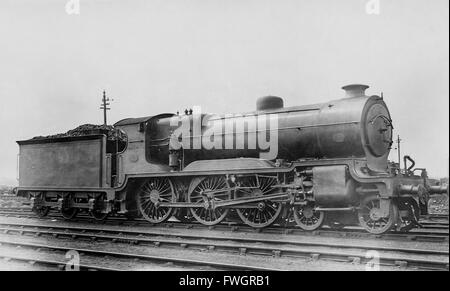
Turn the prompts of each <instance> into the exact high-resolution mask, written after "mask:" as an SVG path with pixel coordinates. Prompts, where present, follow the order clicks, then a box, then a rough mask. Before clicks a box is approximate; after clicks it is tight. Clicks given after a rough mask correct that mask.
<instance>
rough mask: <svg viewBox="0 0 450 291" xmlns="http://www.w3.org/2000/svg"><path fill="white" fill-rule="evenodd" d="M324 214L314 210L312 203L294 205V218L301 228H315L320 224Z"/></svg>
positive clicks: (310, 229)
mask: <svg viewBox="0 0 450 291" xmlns="http://www.w3.org/2000/svg"><path fill="white" fill-rule="evenodd" d="M324 217H325V214H324V213H323V212H322V211H316V210H315V209H314V205H313V204H308V205H302V206H295V207H294V219H295V222H296V223H297V225H298V226H299V227H300V228H301V229H303V230H309V231H312V230H316V229H318V228H319V227H321V226H322V224H323V221H324Z"/></svg>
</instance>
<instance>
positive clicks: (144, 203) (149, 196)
mask: <svg viewBox="0 0 450 291" xmlns="http://www.w3.org/2000/svg"><path fill="white" fill-rule="evenodd" d="M175 201H176V195H175V190H174V187H173V184H172V182H171V181H170V180H169V178H151V179H149V180H148V181H146V182H145V183H144V184H143V185H142V186H141V187H140V188H139V191H138V193H137V197H136V202H137V206H138V209H139V212H140V213H141V214H142V216H143V217H144V218H145V220H147V221H149V222H151V223H161V222H164V221H166V220H167V219H169V218H170V216H171V215H172V208H170V207H160V206H159V204H160V203H161V202H175Z"/></svg>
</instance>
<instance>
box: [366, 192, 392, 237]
mask: <svg viewBox="0 0 450 291" xmlns="http://www.w3.org/2000/svg"><path fill="white" fill-rule="evenodd" d="M385 202H386V203H387V204H388V209H389V212H388V214H387V216H383V215H382V211H381V208H380V205H381V199H380V198H379V197H377V196H368V197H367V198H365V199H364V200H363V201H362V203H361V208H360V210H359V211H358V219H359V223H360V225H361V226H362V227H363V228H364V229H365V230H367V231H368V232H370V233H373V234H382V233H385V232H388V231H389V230H391V229H392V228H393V227H394V226H395V224H396V223H397V221H398V208H397V205H395V204H394V203H393V202H392V200H386V201H385Z"/></svg>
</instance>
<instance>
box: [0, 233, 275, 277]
mask: <svg viewBox="0 0 450 291" xmlns="http://www.w3.org/2000/svg"><path fill="white" fill-rule="evenodd" d="M0 246H13V247H16V248H17V247H19V248H21V249H23V248H26V249H32V250H35V251H38V252H42V251H43V250H47V251H49V252H55V251H56V252H61V253H64V254H65V253H67V252H68V251H77V252H78V253H79V254H82V255H83V256H85V255H89V256H92V257H99V258H104V257H107V258H112V259H118V258H120V259H127V260H130V261H132V262H137V261H141V262H150V263H153V264H167V263H171V264H173V266H176V267H182V268H186V267H189V268H194V269H195V268H197V269H198V268H205V267H206V268H208V269H211V268H212V269H214V270H234V271H238V270H242V271H279V270H278V269H276V268H266V267H260V266H249V265H240V264H230V263H225V262H217V261H207V260H194V259H187V258H177V257H169V256H154V255H143V254H136V253H129V252H115V251H102V250H96V249H88V248H74V247H66V246H58V245H49V244H37V243H28V242H16V241H9V240H3V239H0ZM0 257H3V258H4V259H6V260H17V261H23V262H29V263H33V264H34V263H38V264H43V265H51V266H54V267H57V268H59V269H62V268H63V267H64V266H65V265H66V263H65V262H61V261H54V260H45V259H44V260H42V259H35V258H33V257H23V256H11V255H4V254H3V255H2V254H0ZM80 269H82V270H101V271H127V269H118V268H111V267H105V266H97V265H83V264H81V265H80Z"/></svg>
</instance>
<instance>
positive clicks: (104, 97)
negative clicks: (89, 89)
mask: <svg viewBox="0 0 450 291" xmlns="http://www.w3.org/2000/svg"><path fill="white" fill-rule="evenodd" d="M102 101H103V124H104V125H107V122H106V92H105V91H103V100H102Z"/></svg>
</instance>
